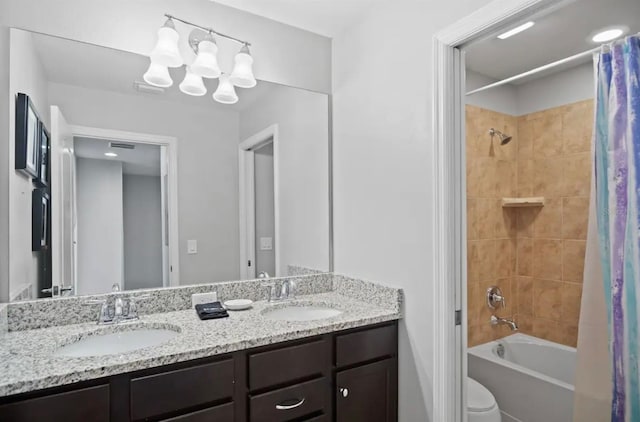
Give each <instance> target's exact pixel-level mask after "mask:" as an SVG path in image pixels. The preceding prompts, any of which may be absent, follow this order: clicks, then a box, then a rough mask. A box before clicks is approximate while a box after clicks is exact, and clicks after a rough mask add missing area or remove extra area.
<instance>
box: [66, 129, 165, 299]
mask: <svg viewBox="0 0 640 422" xmlns="http://www.w3.org/2000/svg"><path fill="white" fill-rule="evenodd" d="M160 148H161V147H160V146H158V145H145V144H136V143H133V142H114V141H109V140H105V139H96V138H82V137H76V138H74V149H75V156H76V162H77V164H76V165H77V172H76V178H77V181H76V183H77V186H78V192H77V204H76V208H77V214H78V248H77V249H78V281H79V282H78V294H95V293H104V292H108V291H110V290H111V288H112V285H113V284H114V283H118V284H120V286H121V287H122V289H124V290H130V289H140V288H151V287H162V285H163V251H162V233H163V226H162V199H161V198H162V194H161V193H162V179H161V177H160V171H161V168H160V161H161V160H160V157H161V152H160Z"/></svg>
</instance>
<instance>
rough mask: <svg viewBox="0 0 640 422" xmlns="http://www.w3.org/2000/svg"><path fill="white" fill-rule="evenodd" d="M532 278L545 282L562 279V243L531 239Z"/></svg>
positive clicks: (559, 241)
mask: <svg viewBox="0 0 640 422" xmlns="http://www.w3.org/2000/svg"><path fill="white" fill-rule="evenodd" d="M533 276H534V277H536V278H544V279H547V280H561V279H562V241H561V240H552V239H533Z"/></svg>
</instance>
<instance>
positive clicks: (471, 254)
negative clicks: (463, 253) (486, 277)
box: [467, 240, 480, 283]
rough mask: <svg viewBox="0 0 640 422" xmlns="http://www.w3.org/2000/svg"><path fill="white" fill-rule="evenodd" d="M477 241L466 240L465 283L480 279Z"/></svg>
mask: <svg viewBox="0 0 640 422" xmlns="http://www.w3.org/2000/svg"><path fill="white" fill-rule="evenodd" d="M478 242H479V241H477V240H471V241H468V242H467V283H473V282H478V281H479V280H480V268H479V265H480V258H479V257H478Z"/></svg>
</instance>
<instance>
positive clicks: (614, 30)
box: [591, 26, 629, 43]
mask: <svg viewBox="0 0 640 422" xmlns="http://www.w3.org/2000/svg"><path fill="white" fill-rule="evenodd" d="M628 31H629V28H627V27H626V26H612V27H609V28H603V29H600V30H599V31H597V32H596V33H594V34H593V35H592V36H591V41H592V42H595V43H601V42H608V41H613V40H615V39H616V38H620V37H621V36H623V35H624V34H626V33H627V32H628Z"/></svg>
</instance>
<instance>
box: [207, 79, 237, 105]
mask: <svg viewBox="0 0 640 422" xmlns="http://www.w3.org/2000/svg"><path fill="white" fill-rule="evenodd" d="M213 99H214V100H216V101H217V102H219V103H222V104H235V103H237V102H238V95H237V94H236V89H235V88H234V86H233V84H232V83H231V81H230V80H229V75H220V82H218V89H216V92H214V93H213Z"/></svg>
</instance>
